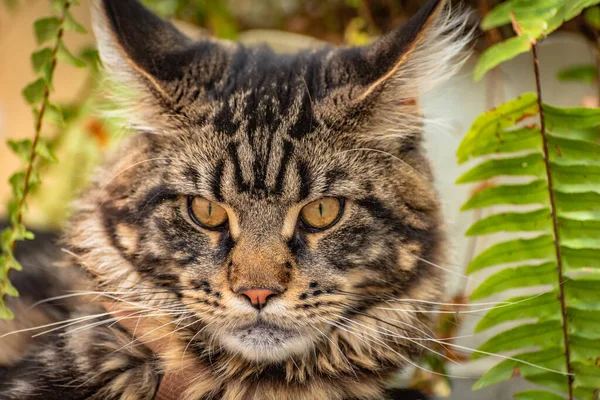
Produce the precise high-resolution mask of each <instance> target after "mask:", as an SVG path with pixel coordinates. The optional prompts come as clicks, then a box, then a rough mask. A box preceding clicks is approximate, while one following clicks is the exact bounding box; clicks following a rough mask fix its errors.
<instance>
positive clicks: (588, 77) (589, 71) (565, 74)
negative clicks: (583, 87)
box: [558, 65, 597, 84]
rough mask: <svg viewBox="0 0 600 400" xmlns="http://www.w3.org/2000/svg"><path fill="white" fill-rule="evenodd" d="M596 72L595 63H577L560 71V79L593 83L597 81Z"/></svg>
mask: <svg viewBox="0 0 600 400" xmlns="http://www.w3.org/2000/svg"><path fill="white" fill-rule="evenodd" d="M596 73H597V72H596V66H595V65H575V66H573V67H568V68H564V69H561V70H560V71H558V80H560V81H566V82H570V81H572V82H584V83H588V84H592V83H594V82H595V81H596Z"/></svg>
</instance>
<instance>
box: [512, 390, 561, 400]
mask: <svg viewBox="0 0 600 400" xmlns="http://www.w3.org/2000/svg"><path fill="white" fill-rule="evenodd" d="M514 398H515V399H516V400H565V398H564V397H562V396H559V395H557V394H555V393H551V392H546V391H544V390H527V391H525V392H520V393H517V394H515V395H514Z"/></svg>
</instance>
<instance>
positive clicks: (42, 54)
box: [31, 47, 52, 74]
mask: <svg viewBox="0 0 600 400" xmlns="http://www.w3.org/2000/svg"><path fill="white" fill-rule="evenodd" d="M51 62H52V49H50V48H49V47H44V48H43V49H41V50H38V51H36V52H34V53H33V54H31V66H32V67H33V71H34V72H35V73H36V74H39V73H40V72H41V71H42V69H43V67H44V66H46V65H49V64H50V63H51Z"/></svg>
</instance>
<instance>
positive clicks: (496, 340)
mask: <svg viewBox="0 0 600 400" xmlns="http://www.w3.org/2000/svg"><path fill="white" fill-rule="evenodd" d="M542 108H543V110H542V111H543V113H544V118H545V122H546V125H545V129H540V127H539V126H538V125H537V123H534V122H531V121H529V119H530V117H532V116H535V115H537V114H538V113H539V111H540V110H539V106H538V102H537V96H536V95H535V94H531V93H530V94H525V95H523V96H521V97H519V98H517V99H514V100H511V101H509V102H507V103H505V104H503V105H501V106H499V107H498V108H496V109H494V110H491V111H488V112H487V113H485V114H483V115H482V116H480V117H479V118H478V119H477V120H476V121H475V122H474V124H473V126H472V128H471V130H470V131H469V132H468V133H467V135H466V136H465V139H464V141H463V142H462V143H461V145H460V147H459V149H458V152H457V156H458V159H459V162H461V163H462V162H466V161H469V160H472V159H478V158H479V157H481V156H486V157H487V159H486V160H483V161H481V162H479V163H477V164H476V165H475V166H473V167H472V168H471V169H470V170H468V171H467V172H465V173H464V174H463V175H462V176H461V177H460V178H459V179H458V182H459V183H467V182H468V183H471V182H481V181H487V182H488V183H487V186H488V187H487V188H486V189H484V190H481V191H479V192H478V193H476V194H474V195H473V196H472V197H471V198H470V199H469V200H468V201H467V202H466V204H465V205H464V206H463V209H465V210H469V209H475V208H484V207H490V206H500V207H502V210H503V211H502V212H498V211H497V212H495V213H494V214H492V215H490V216H488V217H486V218H484V219H481V220H479V221H477V222H475V223H474V224H473V225H472V226H471V228H470V229H469V230H468V232H467V234H468V235H487V234H496V233H499V232H508V233H511V234H514V235H516V237H513V238H512V239H510V240H507V241H501V242H498V243H495V244H493V245H492V246H490V247H489V248H487V249H486V250H484V251H483V252H481V253H480V254H478V255H477V256H476V257H475V258H474V259H473V260H472V262H471V263H470V265H469V266H468V268H467V272H468V273H469V274H472V273H475V272H478V271H481V270H483V269H488V268H492V267H502V268H501V269H500V270H499V271H497V272H495V273H494V274H492V275H491V276H489V277H488V278H487V279H486V280H485V281H484V282H482V283H481V284H480V285H479V287H478V288H477V289H475V291H474V292H473V295H472V298H473V299H482V298H485V297H488V296H491V295H496V294H499V293H503V292H505V291H507V290H511V289H516V288H524V287H539V288H540V291H539V294H537V295H530V296H525V297H523V296H522V297H517V298H511V299H509V300H508V301H507V302H506V303H501V304H499V305H497V306H495V307H494V308H493V309H491V310H489V311H488V312H487V313H486V315H485V316H484V317H483V319H482V320H481V321H480V322H479V324H478V325H477V327H476V332H483V331H486V330H488V329H491V328H494V327H496V328H497V327H500V326H505V327H506V328H505V329H504V330H502V331H500V332H499V333H497V334H496V335H495V336H493V337H491V338H490V339H489V340H488V341H486V342H485V343H484V344H482V345H481V346H480V347H479V348H478V349H477V351H476V352H475V353H474V354H473V356H472V358H474V359H477V358H483V357H487V356H489V355H491V354H497V353H500V354H502V353H506V352H514V351H519V352H520V354H519V355H517V356H514V357H512V358H508V359H506V360H504V361H502V362H500V363H499V364H498V365H496V366H495V367H494V368H492V369H490V370H489V371H488V372H487V373H486V374H485V375H484V376H483V377H482V378H481V379H480V380H479V381H478V382H477V384H476V385H475V387H474V388H475V389H479V388H482V387H485V386H488V385H491V384H494V383H498V382H501V381H503V380H507V379H509V378H511V377H512V376H514V375H515V374H518V375H520V376H522V377H524V378H525V379H528V380H530V381H532V382H534V383H537V384H541V385H543V386H545V387H547V388H548V389H550V390H553V391H556V392H562V393H568V392H569V385H571V386H572V387H571V389H572V391H573V393H574V395H575V396H577V397H578V398H581V399H590V400H591V399H593V398H594V396H596V395H597V393H598V392H597V391H598V390H599V389H600V366H599V365H598V361H597V360H600V145H598V143H597V142H596V141H594V140H593V138H594V136H593V135H589V134H586V135H580V134H574V135H569V132H570V131H571V130H573V131H575V132H579V131H581V130H589V129H596V130H597V129H598V126H600V110H599V109H585V108H556V107H552V106H549V105H543V106H542ZM528 122H529V125H524V124H527V123H528ZM544 143H546V144H547V151H544ZM548 176H549V177H550V179H551V182H548ZM506 177H511V178H510V179H513V180H514V179H519V180H521V181H522V183H517V184H514V183H507V182H506V179H507V178H506ZM524 180H525V181H524ZM549 183H551V185H550V184H549ZM551 188H552V193H550V190H551ZM551 194H552V196H551ZM523 207H526V208H525V209H523ZM555 229H557V232H555ZM532 233H533V235H532ZM555 238H559V242H558V243H556V241H555ZM557 254H558V255H559V256H560V259H558V258H557ZM514 263H518V265H517V266H514ZM548 286H550V287H551V289H549V290H548V289H547V288H548ZM519 321H520V322H519ZM515 322H517V323H518V324H517V325H516V326H515ZM507 323H512V324H511V325H505V324H507ZM508 326H510V328H508ZM567 360H568V361H567ZM569 373H570V374H571V375H569ZM570 379H572V382H571V383H569V380H570ZM516 398H518V399H562V398H563V397H562V396H559V395H558V394H556V393H553V392H548V391H528V392H523V393H521V394H519V395H517V396H516Z"/></svg>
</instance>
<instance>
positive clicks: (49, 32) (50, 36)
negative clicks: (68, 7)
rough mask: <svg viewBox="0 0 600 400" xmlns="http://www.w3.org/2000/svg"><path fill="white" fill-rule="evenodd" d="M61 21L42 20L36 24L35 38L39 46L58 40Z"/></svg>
mask: <svg viewBox="0 0 600 400" xmlns="http://www.w3.org/2000/svg"><path fill="white" fill-rule="evenodd" d="M59 27H60V21H59V19H58V18H56V17H46V18H40V19H38V20H37V21H35V22H34V24H33V28H34V30H35V37H36V39H37V43H38V44H42V43H45V42H47V41H49V40H54V39H56V36H57V34H58V29H59Z"/></svg>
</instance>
